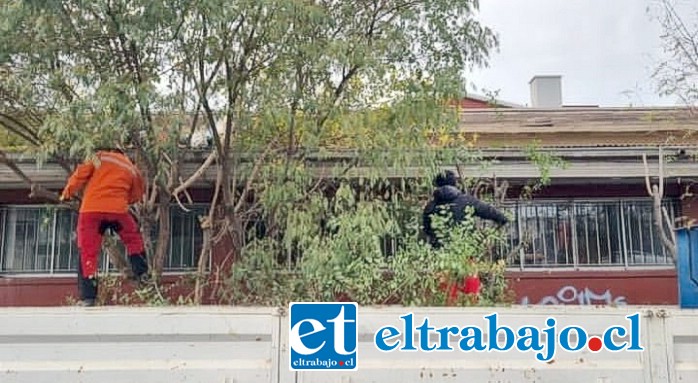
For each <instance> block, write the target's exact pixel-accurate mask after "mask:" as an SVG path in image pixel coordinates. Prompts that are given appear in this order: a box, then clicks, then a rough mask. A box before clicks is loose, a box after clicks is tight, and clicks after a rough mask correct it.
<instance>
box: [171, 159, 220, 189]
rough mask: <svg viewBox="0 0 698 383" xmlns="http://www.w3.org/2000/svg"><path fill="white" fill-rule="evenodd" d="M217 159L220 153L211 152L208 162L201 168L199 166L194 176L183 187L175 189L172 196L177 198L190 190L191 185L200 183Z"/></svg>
mask: <svg viewBox="0 0 698 383" xmlns="http://www.w3.org/2000/svg"><path fill="white" fill-rule="evenodd" d="M217 158H218V152H217V151H215V150H213V151H211V153H210V154H209V155H208V157H207V158H206V161H204V163H203V164H201V166H199V168H198V169H197V170H196V171H195V172H194V174H192V175H191V177H189V178H188V179H187V180H186V181H185V182H184V183H182V184H181V185H179V186H177V188H175V190H174V191H173V192H172V194H173V195H174V196H177V195H179V194H180V193H182V192H183V191H185V190H186V189H188V188H189V187H191V185H193V184H194V182H196V181H198V180H199V178H201V177H202V176H203V175H204V174H205V173H206V170H208V168H209V167H210V166H211V164H213V162H214V161H215V160H216V159H217Z"/></svg>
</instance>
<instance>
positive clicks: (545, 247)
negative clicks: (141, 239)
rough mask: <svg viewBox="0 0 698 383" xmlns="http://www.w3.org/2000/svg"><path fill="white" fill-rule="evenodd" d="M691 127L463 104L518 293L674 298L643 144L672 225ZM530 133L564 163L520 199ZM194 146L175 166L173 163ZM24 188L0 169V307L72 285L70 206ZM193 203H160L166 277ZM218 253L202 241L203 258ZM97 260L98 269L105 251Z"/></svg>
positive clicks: (685, 183) (179, 257)
mask: <svg viewBox="0 0 698 383" xmlns="http://www.w3.org/2000/svg"><path fill="white" fill-rule="evenodd" d="M475 101H477V100H475ZM465 104H468V105H474V104H473V103H472V102H470V101H468V102H467V103H465ZM696 129H698V122H696V121H695V119H694V118H693V116H692V115H691V113H690V111H689V110H684V109H677V108H627V109H626V108H597V107H582V108H580V107H577V108H566V107H560V108H548V109H536V108H523V107H511V106H510V107H495V108H492V107H483V108H479V107H468V108H463V112H462V131H463V132H465V133H466V134H472V135H473V137H477V139H476V140H475V143H476V146H478V147H479V149H481V150H482V152H483V153H484V155H485V157H486V158H488V159H490V160H493V162H492V165H491V166H489V167H486V168H481V167H476V166H470V167H468V166H466V167H465V168H463V169H461V170H465V173H466V175H467V176H469V177H482V178H489V179H492V178H496V179H498V180H506V181H507V182H508V183H509V184H510V188H509V192H508V193H509V197H510V198H509V199H508V201H509V202H507V204H506V209H509V210H510V211H511V213H512V215H513V216H514V217H515V219H514V221H513V222H512V224H511V225H509V238H508V244H507V246H506V247H505V248H502V249H501V254H506V257H507V258H506V262H507V264H508V272H507V276H508V278H509V280H510V282H511V286H512V287H513V289H514V291H515V293H516V299H517V301H518V303H522V304H591V305H596V304H616V305H622V304H676V303H677V281H676V272H675V266H674V263H673V260H672V258H671V256H670V255H669V253H668V252H667V250H666V248H665V247H664V246H663V245H662V239H661V235H660V233H659V232H658V230H657V227H656V225H655V224H654V208H653V199H652V198H651V197H650V196H649V195H648V191H647V186H646V177H645V175H646V170H645V166H644V164H643V155H644V156H645V157H646V158H647V161H648V171H649V175H650V181H651V183H656V182H657V180H658V177H657V176H658V171H659V159H660V158H666V160H665V162H664V164H663V171H664V198H663V199H662V204H663V206H664V207H665V208H666V209H667V212H668V213H669V215H670V220H671V221H672V224H673V223H674V222H676V221H677V220H678V219H679V218H680V217H684V218H685V217H688V218H698V199H697V198H696V197H694V196H693V195H692V190H693V189H692V188H693V184H692V182H693V181H692V179H698V162H695V161H694V158H693V156H694V155H695V154H696V148H698V145H697V144H698V140H696V139H695V137H694V136H693V135H691V134H690V133H692V132H693V131H694V130H696ZM532 144H533V145H534V146H535V150H536V152H537V153H547V154H551V155H554V156H556V157H559V158H561V159H563V160H564V162H565V166H564V167H562V168H552V169H550V179H551V183H550V184H549V185H547V186H545V187H544V188H543V189H541V190H539V191H537V192H535V193H534V194H533V195H532V198H531V199H526V200H521V199H518V198H517V197H518V196H519V195H520V194H521V191H522V189H523V188H525V187H526V185H527V183H528V182H529V181H531V180H532V179H536V178H538V177H539V176H540V169H539V168H537V167H536V166H535V165H534V164H533V163H532V162H531V158H530V156H531V155H532V152H531V151H530V150H531V145H532ZM205 155H206V153H205V152H202V153H199V154H198V156H199V158H198V159H195V160H193V161H192V162H191V164H187V165H185V169H183V174H184V175H185V176H186V174H191V172H193V171H194V169H195V166H196V164H198V163H201V158H203V157H204V156H205ZM17 163H18V165H19V166H20V167H21V168H22V170H23V171H25V173H26V174H27V175H29V176H30V177H31V178H32V179H33V180H34V181H35V182H37V183H39V184H41V185H43V186H45V187H47V188H49V189H53V190H60V188H61V187H62V186H63V184H64V182H65V173H64V172H62V171H60V169H59V168H58V165H56V164H52V163H47V164H44V165H43V166H41V167H37V165H36V164H35V162H34V161H33V160H32V159H21V158H17ZM357 171H359V172H360V169H357ZM418 172H419V170H418V169H415V174H402V175H398V176H405V177H410V176H414V175H416V174H417V173H418ZM214 178H215V174H213V173H210V174H205V175H204V177H203V178H202V180H200V183H199V186H198V190H196V191H195V192H194V194H195V195H196V194H197V193H199V194H201V195H205V194H207V190H206V188H205V185H206V183H207V182H209V181H212V180H213V179H214ZM28 194H29V190H28V189H27V188H26V185H24V184H23V183H22V180H21V179H19V178H17V177H16V175H15V174H14V173H13V172H12V171H10V170H9V169H6V168H0V201H2V202H0V306H36V305H39V306H44V305H61V304H65V303H66V301H67V298H68V297H69V296H70V295H75V293H76V291H75V270H76V267H77V249H76V243H75V224H76V222H75V219H76V216H75V214H74V213H72V212H69V211H67V210H63V209H57V208H53V207H47V206H45V205H36V204H32V201H31V200H30V199H28V197H27V196H28ZM193 208H194V210H193V211H192V212H183V211H182V210H181V209H179V208H178V207H177V206H176V205H174V206H173V207H172V209H171V213H170V214H171V219H172V220H171V222H172V231H171V236H170V247H169V248H170V249H171V251H170V253H169V255H168V258H167V259H166V261H165V273H166V276H168V277H169V278H173V277H175V276H177V275H181V273H186V272H189V271H192V270H194V269H195V268H196V259H197V257H198V254H199V252H200V249H201V244H202V233H201V230H200V228H199V226H198V221H197V219H196V214H197V212H200V211H201V209H204V208H205V206H198V207H197V206H193ZM197 209H198V210H197ZM667 228H668V226H667ZM669 233H671V230H669ZM222 257H223V255H221V254H216V253H215V252H214V254H213V255H212V259H211V264H216V262H219V261H220V260H221V258H222ZM101 265H102V271H103V272H109V271H110V270H109V262H106V259H105V260H103V261H102V262H101Z"/></svg>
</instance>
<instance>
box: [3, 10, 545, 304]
mask: <svg viewBox="0 0 698 383" xmlns="http://www.w3.org/2000/svg"><path fill="white" fill-rule="evenodd" d="M477 6H478V2H477V1H473V0H451V1H446V0H427V1H419V2H415V1H411V0H404V1H376V2H364V1H341V2H337V1H321V2H298V1H295V0H281V1H271V0H254V1H253V0H243V1H236V2H229V1H222V0H197V1H193V2H183V1H181V0H155V1H143V0H137V1H125V0H96V1H90V2H85V1H82V0H63V1H57V0H48V1H43V2H35V1H34V2H25V1H10V2H9V3H8V4H7V5H6V6H4V7H1V8H0V71H2V74H3V79H4V80H5V79H6V81H3V83H2V84H0V126H2V127H4V128H5V129H6V130H8V131H10V132H11V133H12V134H13V135H17V136H22V137H26V138H27V139H28V141H29V142H30V144H31V145H32V148H31V149H27V150H31V151H32V152H34V153H35V154H36V156H37V158H40V159H48V158H64V159H65V158H67V159H71V160H72V161H79V160H82V159H83V158H85V157H87V156H89V155H90V154H91V153H92V152H93V151H94V149H95V147H97V146H99V145H103V144H110V143H114V142H116V143H120V144H122V145H124V146H132V147H134V148H135V149H137V150H136V152H137V154H138V156H137V157H138V159H139V161H138V163H139V166H140V167H141V168H143V170H146V171H145V172H144V173H145V174H146V175H147V177H148V179H149V186H150V188H149V190H151V191H152V190H154V189H153V187H152V186H153V185H155V186H157V190H156V191H155V192H153V193H154V194H153V196H152V198H148V201H147V202H144V203H142V205H143V206H140V209H138V211H139V212H141V213H142V216H141V218H142V220H141V222H143V223H144V225H146V226H147V227H156V226H157V227H160V228H162V227H166V226H167V225H156V224H157V223H162V222H155V221H156V218H155V217H156V213H157V212H158V211H159V213H160V214H159V217H160V219H161V220H162V219H163V218H162V217H167V216H168V215H167V214H165V213H164V211H165V210H162V206H166V205H167V204H168V203H169V201H170V200H171V197H172V192H173V190H174V189H175V188H176V187H177V185H179V184H180V183H181V182H182V181H183V179H186V177H188V176H189V175H182V174H180V170H181V169H182V166H181V164H180V162H181V160H182V158H183V157H184V156H183V154H184V150H183V148H182V147H181V146H182V143H183V141H186V139H187V137H188V136H189V135H190V134H192V133H194V132H201V131H208V132H209V133H210V134H211V135H212V136H213V141H214V147H213V149H212V150H215V151H216V154H217V161H216V163H215V164H214V165H213V168H214V170H215V171H216V173H217V176H218V180H219V181H220V182H218V183H217V186H216V190H215V192H218V193H217V194H216V195H218V196H219V198H218V199H216V200H213V199H212V200H210V201H209V202H210V204H211V208H212V210H214V211H220V212H221V213H220V214H218V215H215V216H212V217H213V218H214V221H215V222H214V223H213V225H212V227H213V228H215V229H216V230H215V231H214V232H213V233H211V234H212V235H211V237H213V238H218V237H223V238H227V239H232V240H231V241H230V243H233V245H232V249H230V251H231V253H232V254H233V256H234V257H235V258H236V259H237V260H238V261H237V263H236V264H235V266H234V267H233V269H232V270H231V271H230V272H229V273H226V276H227V282H228V283H227V288H225V289H223V291H222V296H221V299H222V300H223V301H227V302H232V303H246V304H278V303H279V302H286V301H288V300H291V299H313V300H329V299H336V298H337V297H341V296H343V297H348V298H349V299H354V300H357V301H359V302H360V303H381V302H401V303H403V304H438V302H443V300H444V297H443V294H442V292H441V290H440V289H439V278H440V277H441V276H445V277H448V278H459V277H461V276H463V275H466V274H467V273H468V272H470V271H473V270H475V271H478V272H481V273H483V275H488V277H487V278H489V279H488V280H491V283H488V284H487V286H486V289H485V292H484V293H483V296H482V299H481V301H480V302H497V301H501V299H500V298H502V296H503V295H502V294H503V290H502V286H503V284H502V279H501V275H502V270H501V267H499V266H496V265H495V264H494V263H492V262H490V261H489V260H488V258H486V257H485V256H486V255H488V254H489V253H491V249H492V247H493V246H494V244H495V243H496V242H497V240H496V237H498V235H499V234H497V233H495V232H493V231H491V230H480V229H476V228H475V224H474V223H473V222H471V221H468V222H466V223H465V224H464V226H463V227H462V228H461V229H458V230H455V231H453V232H451V233H450V234H449V235H450V236H451V242H450V243H451V245H448V246H446V247H445V248H443V249H440V250H438V251H435V250H432V249H430V248H429V247H428V246H426V244H424V243H423V242H421V241H420V239H419V235H418V233H419V219H418V218H419V216H420V212H421V207H422V206H423V204H424V202H425V201H424V200H423V198H422V196H427V195H429V193H430V190H431V189H430V188H429V181H430V179H431V177H432V176H433V175H434V173H435V172H436V171H437V170H438V169H439V168H440V167H441V166H443V165H456V164H463V163H477V162H480V161H481V158H480V156H479V155H478V153H477V152H476V151H475V150H472V149H471V148H472V146H473V142H474V140H476V137H468V136H467V135H465V134H463V133H462V132H461V131H460V124H459V118H458V117H459V116H458V114H457V112H456V111H454V110H452V109H451V108H449V107H448V104H449V102H451V101H453V100H455V99H458V98H459V97H461V96H462V92H461V91H462V88H463V87H462V84H463V75H464V73H465V71H466V70H467V69H469V68H470V67H472V66H481V65H485V64H486V62H487V59H488V57H489V54H490V52H491V51H492V50H493V49H495V48H496V47H497V45H498V42H497V39H496V37H495V35H494V33H493V32H492V31H491V30H490V29H488V28H487V27H485V26H483V25H482V24H480V23H479V22H478V21H477V20H476V18H475V14H476V12H477ZM17 116H19V117H20V119H19V123H15V122H12V121H10V118H15V119H16V117H17ZM535 160H539V159H538V158H536V159H535ZM396 179H399V180H400V181H396ZM209 181H210V180H209ZM178 197H180V196H178ZM216 207H223V209H221V210H216V209H214V208H216ZM158 209H160V210H158ZM257 221H260V222H261V223H263V226H264V227H265V230H264V233H263V234H261V235H257V237H256V238H255V239H253V240H251V241H250V242H249V243H248V244H247V245H245V246H243V245H240V244H239V243H240V242H242V241H237V239H238V237H239V236H244V235H243V234H245V233H241V232H243V231H244V228H245V227H249V225H250V224H253V223H258V224H259V223H260V222H257ZM241 228H242V229H241ZM162 230H164V229H162ZM149 234H152V233H149ZM250 235H252V233H250ZM150 237H157V236H156V235H151V236H150ZM164 237H165V238H166V237H167V236H164ZM385 238H394V239H395V240H396V241H397V244H398V246H397V249H395V251H394V252H393V253H394V254H393V255H391V256H386V255H385V254H384V251H383V249H382V243H383V239H385ZM158 245H159V246H158V248H157V249H156V250H155V252H156V253H158V254H160V255H163V252H164V251H166V244H158ZM203 260H204V261H205V260H206V259H205V258H203ZM471 261H472V262H471ZM227 271H228V270H224V272H227ZM228 274H229V275H228ZM129 302H131V301H123V302H122V303H129ZM157 302H158V301H155V303H157Z"/></svg>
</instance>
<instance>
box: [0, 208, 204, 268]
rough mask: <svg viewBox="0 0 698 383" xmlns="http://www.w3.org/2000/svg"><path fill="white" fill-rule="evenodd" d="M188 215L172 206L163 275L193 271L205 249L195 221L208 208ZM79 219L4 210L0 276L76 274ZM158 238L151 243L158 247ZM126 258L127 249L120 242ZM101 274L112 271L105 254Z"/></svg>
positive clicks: (62, 212)
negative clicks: (15, 274) (11, 274)
mask: <svg viewBox="0 0 698 383" xmlns="http://www.w3.org/2000/svg"><path fill="white" fill-rule="evenodd" d="M188 208H189V209H191V211H190V212H185V211H182V210H181V209H180V208H179V207H177V206H173V207H172V209H171V210H170V218H171V228H172V230H171V233H170V243H169V252H168V256H167V258H166V259H165V264H164V271H170V272H171V271H186V270H192V269H195V268H196V266H197V262H198V258H199V255H200V252H201V248H202V245H203V233H202V231H201V228H200V227H199V224H198V218H197V216H198V215H200V214H203V213H205V211H206V207H204V206H188ZM76 225H77V214H76V213H75V212H73V211H70V210H67V209H62V208H46V207H43V206H5V207H3V208H0V273H41V274H46V273H48V274H54V273H55V274H59V273H70V272H74V271H75V270H77V262H78V249H77V235H76ZM154 240H155V238H152V239H151V241H153V242H154ZM117 246H118V247H119V249H120V250H121V251H122V252H123V254H124V257H125V256H126V249H125V247H124V246H123V245H122V244H121V242H120V241H117ZM100 258H101V259H100V267H101V269H102V271H103V272H111V271H113V269H114V267H113V265H112V264H111V262H110V261H109V259H108V257H107V255H106V253H105V252H103V253H102V254H101V257H100Z"/></svg>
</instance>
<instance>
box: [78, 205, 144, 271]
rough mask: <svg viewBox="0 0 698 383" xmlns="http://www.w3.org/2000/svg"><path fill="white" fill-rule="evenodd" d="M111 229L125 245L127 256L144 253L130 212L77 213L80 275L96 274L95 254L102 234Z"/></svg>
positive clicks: (141, 241)
mask: <svg viewBox="0 0 698 383" xmlns="http://www.w3.org/2000/svg"><path fill="white" fill-rule="evenodd" d="M108 229H112V230H113V231H114V232H116V233H117V234H118V235H119V237H120V238H121V241H122V242H123V243H124V245H125V246H126V250H127V251H128V255H129V256H133V255H140V254H143V253H144V248H143V238H142V237H141V233H140V231H139V230H138V224H137V223H136V220H135V219H134V218H133V216H131V214H128V213H123V214H118V213H80V214H79V215H78V249H79V250H80V271H81V277H83V278H93V277H95V276H96V275H97V269H98V264H97V256H98V255H99V253H100V250H101V249H102V236H103V235H104V233H105V231H106V230H108Z"/></svg>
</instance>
